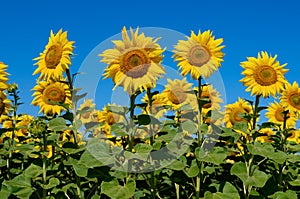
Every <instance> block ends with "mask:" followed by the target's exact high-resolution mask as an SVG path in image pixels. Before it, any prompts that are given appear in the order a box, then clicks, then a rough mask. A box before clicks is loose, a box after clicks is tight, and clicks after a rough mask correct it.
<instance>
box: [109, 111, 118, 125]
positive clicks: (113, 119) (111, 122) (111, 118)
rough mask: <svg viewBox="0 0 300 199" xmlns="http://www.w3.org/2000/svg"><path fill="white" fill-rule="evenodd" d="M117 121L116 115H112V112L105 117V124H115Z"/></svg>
mask: <svg viewBox="0 0 300 199" xmlns="http://www.w3.org/2000/svg"><path fill="white" fill-rule="evenodd" d="M118 119H119V116H118V115H117V114H113V113H112V112H108V113H107V115H106V122H107V123H108V124H109V125H113V124H115V123H116V122H117V121H118Z"/></svg>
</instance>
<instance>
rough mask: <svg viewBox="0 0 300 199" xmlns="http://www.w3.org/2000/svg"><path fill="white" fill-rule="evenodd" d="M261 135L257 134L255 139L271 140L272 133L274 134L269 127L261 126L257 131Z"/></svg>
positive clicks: (261, 140) (259, 140)
mask: <svg viewBox="0 0 300 199" xmlns="http://www.w3.org/2000/svg"><path fill="white" fill-rule="evenodd" d="M258 132H259V133H260V134H262V135H261V136H258V137H257V138H256V140H255V141H257V142H262V143H263V142H272V140H271V139H270V138H271V136H272V135H275V132H274V131H273V129H271V128H263V129H260V130H259V131H258Z"/></svg>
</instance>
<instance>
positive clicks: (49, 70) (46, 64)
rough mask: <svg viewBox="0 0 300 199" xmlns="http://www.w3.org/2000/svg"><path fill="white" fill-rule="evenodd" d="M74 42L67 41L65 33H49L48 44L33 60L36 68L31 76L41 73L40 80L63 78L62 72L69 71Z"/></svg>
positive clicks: (60, 31)
mask: <svg viewBox="0 0 300 199" xmlns="http://www.w3.org/2000/svg"><path fill="white" fill-rule="evenodd" d="M73 44H74V42H73V41H69V40H68V38H67V31H65V32H62V29H60V30H59V31H58V33H57V34H56V35H54V34H53V32H52V30H51V32H50V37H49V42H48V44H47V45H46V47H45V50H44V52H43V53H40V56H39V57H37V58H35V59H34V60H36V61H37V63H36V64H35V65H37V66H38V68H37V69H36V70H35V71H34V73H33V75H36V74H38V73H41V75H40V77H39V78H40V79H45V80H49V79H60V78H62V77H63V72H65V71H66V70H67V69H69V65H71V59H70V55H72V54H73V50H74V47H73Z"/></svg>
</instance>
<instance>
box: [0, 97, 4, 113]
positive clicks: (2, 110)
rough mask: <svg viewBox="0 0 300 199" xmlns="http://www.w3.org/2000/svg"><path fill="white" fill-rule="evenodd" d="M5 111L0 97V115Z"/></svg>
mask: <svg viewBox="0 0 300 199" xmlns="http://www.w3.org/2000/svg"><path fill="white" fill-rule="evenodd" d="M4 111H5V104H4V103H3V101H2V99H0V115H2V114H3V113H4Z"/></svg>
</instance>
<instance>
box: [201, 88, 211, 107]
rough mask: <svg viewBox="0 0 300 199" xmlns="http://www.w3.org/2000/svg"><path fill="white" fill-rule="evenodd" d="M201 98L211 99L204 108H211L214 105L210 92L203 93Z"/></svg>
mask: <svg viewBox="0 0 300 199" xmlns="http://www.w3.org/2000/svg"><path fill="white" fill-rule="evenodd" d="M201 98H205V99H209V100H210V101H208V102H207V103H205V104H204V105H203V106H202V108H210V107H211V105H212V102H211V97H210V94H209V92H208V91H202V94H201Z"/></svg>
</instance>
